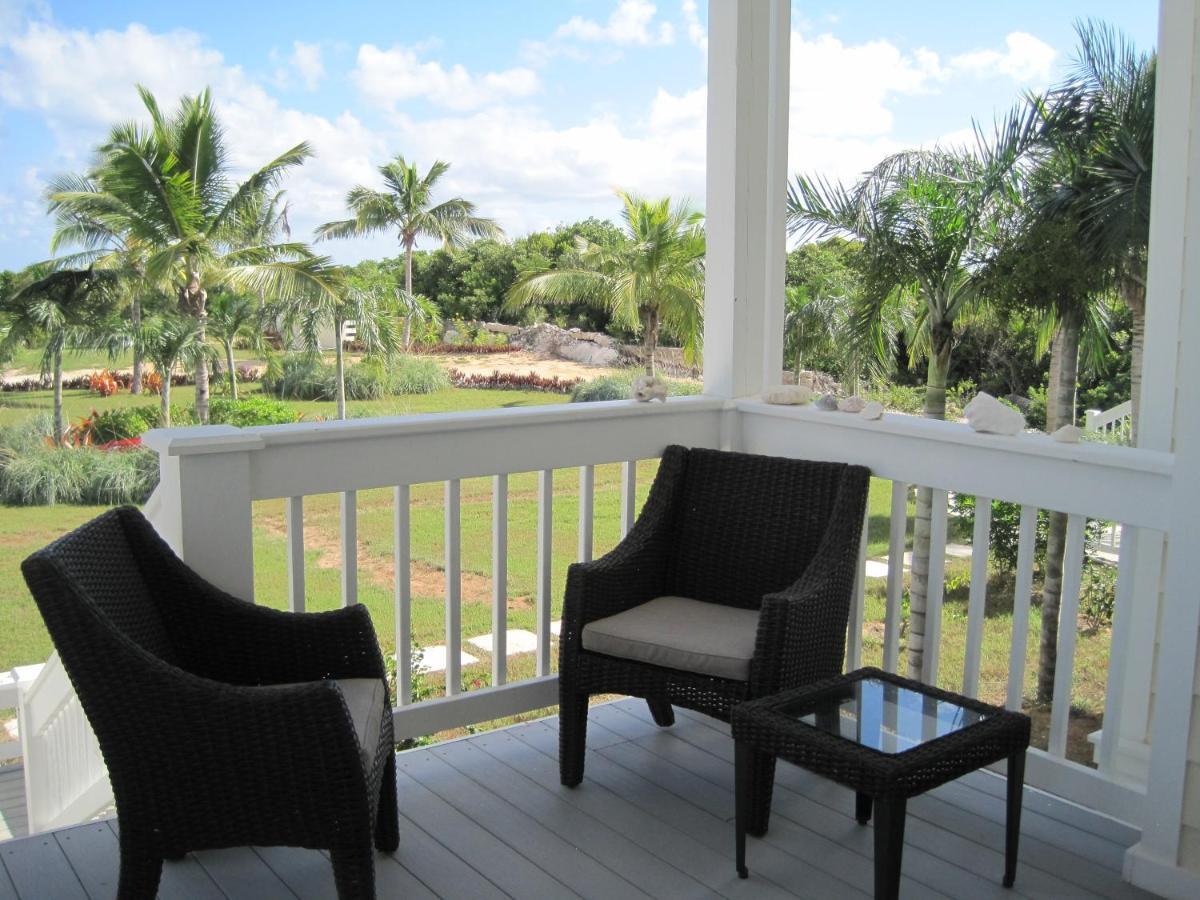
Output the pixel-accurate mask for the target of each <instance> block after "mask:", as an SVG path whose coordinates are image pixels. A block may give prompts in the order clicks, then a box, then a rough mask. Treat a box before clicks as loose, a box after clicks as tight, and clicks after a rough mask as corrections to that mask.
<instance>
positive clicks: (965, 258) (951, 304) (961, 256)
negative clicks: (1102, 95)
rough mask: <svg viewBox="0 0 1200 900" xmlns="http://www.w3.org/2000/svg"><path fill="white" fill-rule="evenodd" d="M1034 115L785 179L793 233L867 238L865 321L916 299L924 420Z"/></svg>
mask: <svg viewBox="0 0 1200 900" xmlns="http://www.w3.org/2000/svg"><path fill="white" fill-rule="evenodd" d="M1037 122H1038V117H1037V114H1036V111H1034V110H1032V109H1030V108H1022V109H1018V110H1014V111H1013V112H1012V113H1010V114H1009V116H1008V117H1007V118H1006V119H1005V120H1004V121H1003V122H1001V123H1000V124H999V125H998V126H997V129H996V134H995V135H994V136H993V137H992V138H991V139H990V140H989V139H987V138H985V136H984V134H983V132H982V131H981V130H980V129H978V128H976V133H975V134H976V142H975V147H974V148H972V149H965V148H964V149H962V150H955V151H947V150H940V149H936V148H935V149H933V150H914V151H908V152H904V153H898V154H895V155H893V156H889V157H888V158H887V159H885V160H883V162H881V163H880V164H879V165H878V166H876V167H875V168H874V169H873V170H871V171H870V172H868V173H867V174H866V176H865V177H863V178H862V179H861V180H860V181H859V182H858V184H856V185H855V186H854V188H853V189H850V190H847V189H846V188H845V187H843V186H842V185H840V184H837V185H835V184H832V183H830V182H829V181H827V180H825V179H823V178H820V177H807V176H803V175H798V176H796V178H795V180H794V181H793V183H792V184H791V185H790V186H789V189H788V219H789V229H790V231H791V232H792V233H793V234H796V235H799V236H801V237H829V236H833V235H848V236H851V237H855V238H857V239H858V240H860V241H862V244H863V252H862V266H863V272H864V293H863V302H862V304H861V307H860V310H859V320H860V322H859V325H860V327H861V328H863V329H864V330H867V329H874V330H875V331H876V332H877V333H878V323H879V321H880V319H881V318H882V315H883V312H884V310H885V309H886V308H887V307H888V304H889V303H891V302H894V298H895V295H896V293H897V292H900V293H902V294H907V295H909V296H912V297H914V298H916V299H917V300H919V302H920V305H921V313H920V318H919V320H918V323H919V325H920V326H921V333H920V335H919V336H918V337H919V340H917V341H916V342H915V346H916V347H918V348H924V349H925V353H926V356H927V357H928V371H927V376H926V389H925V408H924V414H925V415H926V416H927V417H928V418H932V419H944V418H945V416H946V376H947V374H948V372H949V370H950V357H951V353H952V351H953V348H954V325H955V321H956V320H957V319H958V318H959V317H960V316H962V315H964V314H965V313H967V312H969V311H970V310H971V309H972V307H973V306H975V305H976V304H977V303H978V301H979V296H980V285H981V279H982V276H983V274H984V273H985V272H986V271H987V262H988V258H989V255H990V253H991V252H992V237H993V234H994V229H995V227H996V223H997V221H998V220H999V218H1000V213H1001V211H1002V210H1003V209H1004V208H1005V207H1006V206H1007V205H1009V204H1011V203H1014V202H1016V201H1017V199H1018V188H1019V184H1020V179H1019V164H1020V162H1021V160H1022V158H1023V157H1024V155H1025V153H1026V152H1027V151H1028V149H1029V147H1030V144H1031V142H1032V140H1033V137H1034V136H1035V133H1036V124H1037ZM879 343H880V344H881V343H882V342H879ZM910 346H911V345H910ZM880 349H881V350H882V346H880ZM932 508H933V492H932V490H931V489H929V488H925V487H922V488H920V489H919V490H918V492H917V512H916V520H915V523H914V527H913V563H912V583H911V588H910V594H909V597H910V606H909V609H910V613H911V620H910V625H909V641H908V670H909V674H910V676H912V677H920V675H921V670H922V668H923V663H924V643H925V610H926V598H927V593H928V578H929V540H930V523H931V517H932Z"/></svg>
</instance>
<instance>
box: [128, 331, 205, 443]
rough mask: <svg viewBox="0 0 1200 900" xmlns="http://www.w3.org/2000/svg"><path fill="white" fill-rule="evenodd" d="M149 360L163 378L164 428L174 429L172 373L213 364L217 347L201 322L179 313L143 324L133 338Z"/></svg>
mask: <svg viewBox="0 0 1200 900" xmlns="http://www.w3.org/2000/svg"><path fill="white" fill-rule="evenodd" d="M133 341H134V343H135V344H136V345H137V346H139V347H140V348H141V351H142V354H143V355H144V356H145V357H146V359H148V360H150V362H152V363H153V364H154V368H155V370H156V371H157V372H158V374H159V376H160V377H161V378H162V390H161V392H160V393H159V402H160V418H161V419H162V427H163V428H170V427H171V374H172V373H173V372H174V371H175V368H176V367H177V366H179V367H181V368H183V369H184V370H185V371H186V370H188V369H191V370H193V371H195V370H196V369H198V368H199V367H200V366H201V365H207V364H208V363H209V362H211V361H212V359H213V356H214V353H213V347H212V345H211V344H209V343H208V340H207V338H206V335H205V331H204V329H203V327H202V326H201V324H200V321H199V320H198V319H196V318H195V317H194V316H188V315H183V314H180V313H178V312H169V313H164V314H163V315H160V316H152V317H150V318H147V319H146V320H145V321H143V323H142V326H141V328H139V329H138V330H137V332H135V334H134V336H133Z"/></svg>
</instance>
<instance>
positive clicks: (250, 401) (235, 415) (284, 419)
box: [172, 397, 300, 428]
mask: <svg viewBox="0 0 1200 900" xmlns="http://www.w3.org/2000/svg"><path fill="white" fill-rule="evenodd" d="M299 418H300V415H299V414H298V413H297V412H296V411H295V410H294V409H292V408H291V407H290V406H288V405H287V404H286V403H281V402H280V401H278V400H272V399H271V398H270V397H246V398H244V399H242V400H230V399H226V398H218V399H214V400H212V401H210V402H209V404H208V421H209V422H210V423H212V424H213V425H236V426H237V427H238V428H247V427H250V426H253V425H287V424H289V423H291V422H295V421H298V420H299ZM173 419H174V415H173V414H172V420H173Z"/></svg>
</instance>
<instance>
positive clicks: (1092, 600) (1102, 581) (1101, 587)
mask: <svg viewBox="0 0 1200 900" xmlns="http://www.w3.org/2000/svg"><path fill="white" fill-rule="evenodd" d="M1116 604H1117V568H1116V566H1109V565H1105V564H1104V563H1098V562H1088V563H1087V565H1085V566H1084V567H1083V581H1082V583H1081V584H1080V587H1079V611H1080V612H1081V613H1083V617H1084V620H1085V621H1086V622H1087V623H1088V627H1089V628H1091V629H1092V630H1093V631H1095V630H1097V629H1099V628H1103V627H1104V626H1106V625H1111V624H1112V618H1113V610H1114V609H1115V607H1116Z"/></svg>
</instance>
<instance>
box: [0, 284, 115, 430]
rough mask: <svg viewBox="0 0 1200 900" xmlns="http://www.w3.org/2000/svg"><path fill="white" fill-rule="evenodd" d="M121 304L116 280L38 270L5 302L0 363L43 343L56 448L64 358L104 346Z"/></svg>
mask: <svg viewBox="0 0 1200 900" xmlns="http://www.w3.org/2000/svg"><path fill="white" fill-rule="evenodd" d="M119 298H120V276H119V275H118V274H117V273H115V272H107V271H101V270H97V269H60V270H58V271H50V272H47V271H46V270H45V269H43V268H41V267H35V268H34V269H32V270H30V271H28V272H26V273H25V275H24V278H22V279H20V280H18V282H17V287H16V288H15V290H13V292H12V293H11V295H10V296H8V297H7V298H5V300H4V304H3V308H2V309H0V313H2V314H3V326H2V327H0V361H3V360H5V359H8V358H9V357H11V355H12V353H13V351H15V350H16V349H17V348H18V347H20V346H23V345H26V344H29V343H33V342H44V347H45V349H44V352H43V353H42V360H41V370H42V376H43V377H46V376H47V375H49V376H50V378H51V381H52V384H53V386H54V434H53V439H54V441H55V442H56V443H59V442H61V441H62V437H63V434H64V433H65V432H66V422H65V421H64V419H63V353H64V352H65V351H67V350H72V349H80V348H83V347H89V346H93V345H94V344H96V343H98V342H101V341H102V340H103V337H102V334H101V333H102V332H103V331H104V329H105V328H106V327H108V326H109V324H110V317H111V316H112V314H113V312H114V310H115V308H116V306H117V304H118V303H119Z"/></svg>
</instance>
